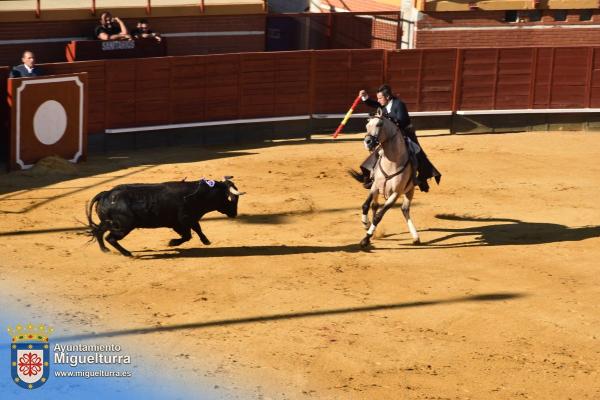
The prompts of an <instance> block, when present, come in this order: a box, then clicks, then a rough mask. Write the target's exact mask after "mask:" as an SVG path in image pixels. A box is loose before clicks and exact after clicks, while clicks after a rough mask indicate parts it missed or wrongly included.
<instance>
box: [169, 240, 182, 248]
mask: <svg viewBox="0 0 600 400" xmlns="http://www.w3.org/2000/svg"><path fill="white" fill-rule="evenodd" d="M180 244H181V242H180V241H179V239H171V240H169V246H171V247H174V246H179V245H180Z"/></svg>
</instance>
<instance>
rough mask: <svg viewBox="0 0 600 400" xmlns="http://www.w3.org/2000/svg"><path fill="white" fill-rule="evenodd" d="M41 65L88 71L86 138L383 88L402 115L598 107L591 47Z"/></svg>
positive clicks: (247, 114) (321, 109)
mask: <svg viewBox="0 0 600 400" xmlns="http://www.w3.org/2000/svg"><path fill="white" fill-rule="evenodd" d="M42 67H43V68H44V70H46V72H47V73H48V74H62V73H74V72H88V79H89V118H88V124H89V125H88V130H89V132H90V133H101V132H104V130H105V129H109V128H113V129H114V128H125V127H137V126H152V125H169V124H180V123H188V122H202V121H219V120H236V119H247V118H263V117H264V118H268V117H279V116H293V115H309V114H324V113H336V114H337V113H339V114H342V113H344V112H345V111H346V110H347V108H348V104H349V102H351V101H352V99H354V98H355V96H356V94H357V92H358V90H360V89H363V88H364V89H366V90H367V91H369V93H370V94H372V95H374V93H375V90H376V88H377V87H378V86H379V85H380V84H381V83H383V82H387V83H389V84H390V85H392V87H393V89H394V90H395V91H396V92H397V93H398V94H399V95H400V97H401V98H402V99H403V100H404V101H405V102H406V103H407V105H408V108H409V111H411V112H415V111H458V110H493V109H527V108H537V109H548V108H585V107H600V48H590V47H568V48H567V47H562V48H545V47H544V48H503V49H417V50H401V51H386V50H381V49H364V50H318V51H312V50H308V51H299V52H272V53H238V54H220V55H201V56H180V57H163V58H147V59H127V60H105V61H87V62H75V63H57V64H46V65H42ZM0 72H1V71H0ZM0 89H2V88H1V87H0ZM3 93H6V90H3ZM365 111H367V109H366V108H365V107H364V106H362V105H360V106H359V109H357V110H356V112H365Z"/></svg>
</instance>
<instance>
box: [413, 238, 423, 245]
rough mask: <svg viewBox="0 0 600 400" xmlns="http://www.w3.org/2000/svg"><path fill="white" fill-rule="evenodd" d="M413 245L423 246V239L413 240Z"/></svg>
mask: <svg viewBox="0 0 600 400" xmlns="http://www.w3.org/2000/svg"><path fill="white" fill-rule="evenodd" d="M412 244H414V245H415V246H418V245H420V244H421V239H418V238H417V239H413V241H412Z"/></svg>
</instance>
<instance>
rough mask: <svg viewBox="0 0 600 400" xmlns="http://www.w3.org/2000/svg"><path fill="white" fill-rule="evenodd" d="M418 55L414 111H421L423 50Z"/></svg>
mask: <svg viewBox="0 0 600 400" xmlns="http://www.w3.org/2000/svg"><path fill="white" fill-rule="evenodd" d="M419 53H420V54H419V70H418V71H417V98H416V99H415V100H416V101H415V103H416V104H417V109H416V110H415V111H423V110H422V109H421V89H422V87H423V85H422V83H423V82H422V80H423V58H424V56H425V54H424V53H425V50H419Z"/></svg>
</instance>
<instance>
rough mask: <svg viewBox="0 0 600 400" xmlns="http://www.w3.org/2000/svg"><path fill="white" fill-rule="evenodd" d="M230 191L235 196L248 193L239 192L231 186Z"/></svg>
mask: <svg viewBox="0 0 600 400" xmlns="http://www.w3.org/2000/svg"><path fill="white" fill-rule="evenodd" d="M229 193H231V194H233V195H235V196H241V195H244V194H246V192H238V191H237V190H235V189H234V188H232V187H230V188H229Z"/></svg>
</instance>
